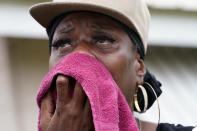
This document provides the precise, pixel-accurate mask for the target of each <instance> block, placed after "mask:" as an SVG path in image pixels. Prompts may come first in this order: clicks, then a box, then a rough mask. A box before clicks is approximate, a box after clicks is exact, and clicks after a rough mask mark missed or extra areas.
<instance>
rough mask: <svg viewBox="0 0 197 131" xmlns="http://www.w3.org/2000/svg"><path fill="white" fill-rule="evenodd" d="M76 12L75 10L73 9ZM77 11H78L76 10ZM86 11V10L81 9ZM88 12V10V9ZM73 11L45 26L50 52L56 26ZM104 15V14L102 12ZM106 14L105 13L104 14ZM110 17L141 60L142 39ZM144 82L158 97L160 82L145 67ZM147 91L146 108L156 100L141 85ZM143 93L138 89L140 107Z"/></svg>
mask: <svg viewBox="0 0 197 131" xmlns="http://www.w3.org/2000/svg"><path fill="white" fill-rule="evenodd" d="M75 12H76V11H75ZM77 12H79V11H77ZM83 12H86V11H83ZM88 12H89V11H88ZM70 13H73V12H68V13H63V14H61V15H59V16H57V17H55V18H54V19H53V20H52V22H51V23H50V24H49V26H48V27H47V28H46V31H47V34H48V37H49V50H50V52H51V45H52V39H53V35H54V32H55V29H56V27H57V26H58V24H59V23H60V22H61V20H62V19H63V18H64V17H65V16H66V15H68V14H70ZM93 13H97V12H93ZM97 14H100V13H97ZM102 15H105V14H102ZM105 16H107V15H105ZM107 17H109V18H110V19H112V20H114V21H116V22H117V23H118V24H119V25H120V26H121V28H122V29H123V30H124V31H125V32H126V33H127V34H128V36H129V38H130V39H131V41H132V43H133V44H134V45H135V47H136V50H137V52H138V54H139V55H140V58H141V59H142V60H144V59H145V50H144V46H143V43H142V40H141V39H140V37H139V35H138V34H137V33H136V32H135V31H134V30H133V29H131V28H129V27H128V26H127V25H125V24H124V23H122V22H120V21H118V20H116V19H114V18H112V17H111V16H107ZM144 82H147V83H149V84H150V85H151V86H152V87H153V89H154V90H155V92H156V94H157V97H159V96H160V95H161V93H162V91H161V89H160V87H161V83H160V82H159V81H158V80H157V79H156V78H155V76H154V75H153V74H152V73H150V71H149V70H148V69H146V75H145V77H144ZM143 86H144V87H145V89H146V91H147V94H148V109H149V108H150V107H151V106H152V105H153V103H154V102H155V100H156V97H155V95H154V92H153V91H152V89H151V88H150V87H148V86H147V85H143ZM143 98H144V97H143V94H142V92H141V91H139V93H138V98H137V99H138V101H139V106H140V108H141V109H143V108H144V100H143ZM134 111H136V109H135V108H134Z"/></svg>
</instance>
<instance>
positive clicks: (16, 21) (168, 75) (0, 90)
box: [0, 0, 197, 131]
mask: <svg viewBox="0 0 197 131" xmlns="http://www.w3.org/2000/svg"><path fill="white" fill-rule="evenodd" d="M39 2H44V0H43V1H42V0H0V83H1V85H0V123H1V124H0V125H1V130H6V131H36V130H37V116H38V108H37V105H36V101H35V97H36V93H37V90H38V88H39V85H40V82H41V80H42V78H43V77H44V76H45V74H46V73H47V72H48V58H49V51H48V41H47V35H46V33H45V29H44V28H42V27H41V26H40V25H39V24H38V23H36V22H35V21H34V20H33V18H31V16H30V15H29V13H28V9H29V8H30V6H31V5H33V4H35V3H39ZM147 4H148V5H149V9H150V11H151V15H152V21H151V29H150V37H149V45H150V46H149V47H148V52H147V57H146V60H145V63H146V65H147V67H148V68H149V69H150V71H151V72H152V73H154V74H155V75H156V76H157V78H158V79H159V80H160V81H161V82H162V84H163V86H162V90H163V94H162V95H161V97H160V98H159V103H160V108H161V122H168V123H174V124H177V123H179V124H183V125H185V126H186V125H193V126H197V117H196V116H197V115H196V114H197V86H196V85H197V1H196V0H147ZM135 115H136V116H137V117H140V118H141V119H144V120H149V121H152V122H157V121H158V110H157V103H155V104H154V106H153V107H152V108H151V109H150V110H149V111H147V112H146V113H144V114H137V113H136V114H135Z"/></svg>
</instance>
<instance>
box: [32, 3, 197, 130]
mask: <svg viewBox="0 0 197 131" xmlns="http://www.w3.org/2000/svg"><path fill="white" fill-rule="evenodd" d="M30 13H31V15H32V16H33V17H34V18H35V19H36V20H37V21H38V22H39V23H40V24H41V25H42V26H44V27H45V28H46V30H47V33H48V36H49V41H50V44H49V48H50V61H49V67H50V69H51V68H53V67H54V66H55V65H56V64H57V63H58V61H59V60H60V59H61V58H62V57H63V56H65V55H68V54H70V53H73V52H82V53H85V54H88V55H90V56H93V57H94V58H96V59H97V60H99V61H100V62H101V63H102V64H103V65H104V66H105V67H106V68H107V70H109V72H110V73H111V75H112V77H113V79H114V80H115V82H116V83H117V85H118V87H119V88H120V89H121V91H122V93H123V95H124V96H125V98H126V100H127V103H128V104H129V105H130V108H131V110H132V111H138V112H145V111H146V110H147V109H149V108H150V107H151V105H152V104H153V102H154V101H155V100H156V98H157V97H158V96H159V95H160V94H161V90H160V86H161V84H160V83H159V82H158V81H157V80H156V79H155V78H154V76H153V75H151V74H150V72H149V71H148V70H146V68H145V65H144V62H143V60H144V57H145V53H146V49H147V39H148V28H149V20H150V15H149V12H148V9H147V7H146V5H145V4H144V3H143V2H142V1H140V0H122V1H121V2H118V1H112V0H108V1H106V0H89V1H85V0H81V1H80V2H78V1H77V0H76V1H72V0H71V1H69V0H61V1H59V2H58V0H57V1H55V0H54V1H53V2H48V3H43V4H38V5H35V6H34V7H32V8H31V10H30ZM56 86H57V87H59V88H62V89H63V91H64V92H62V93H60V94H59V96H57V97H61V98H62V99H61V101H62V102H63V103H64V104H62V105H61V106H58V107H56V109H55V108H54V107H55V104H54V103H53V100H52V93H51V92H50V91H49V92H48V93H47V95H46V96H45V97H44V98H43V100H42V103H41V121H40V126H41V129H42V131H63V130H65V129H68V130H71V131H75V130H76V131H78V130H83V131H87V130H94V124H93V119H92V114H91V108H90V103H89V100H88V99H87V97H86V95H85V93H84V91H83V89H82V87H81V85H80V84H79V83H78V82H77V81H75V80H73V79H72V78H70V77H67V76H63V75H59V76H58V77H57V79H56ZM69 86H73V87H75V91H74V97H72V98H71V97H69V96H68V95H67V94H66V92H69V90H68V88H66V87H69ZM75 96H76V97H75ZM147 97H148V100H147V99H146V98H147ZM134 100H135V101H134ZM84 101H85V104H84ZM55 110H59V113H54V112H55ZM136 121H137V123H138V127H139V129H140V130H141V131H156V130H158V131H161V130H165V131H166V130H177V129H178V130H188V131H191V130H192V128H193V127H182V126H177V127H176V126H173V125H170V124H159V125H157V124H153V123H148V122H143V121H140V120H138V119H136Z"/></svg>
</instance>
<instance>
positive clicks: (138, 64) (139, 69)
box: [135, 53, 146, 85]
mask: <svg viewBox="0 0 197 131" xmlns="http://www.w3.org/2000/svg"><path fill="white" fill-rule="evenodd" d="M135 71H136V76H137V79H136V84H137V85H138V84H143V81H144V76H145V74H146V68H145V65H144V61H143V60H142V59H141V58H140V55H139V54H138V53H136V58H135Z"/></svg>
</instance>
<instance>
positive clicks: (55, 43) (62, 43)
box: [52, 39, 71, 48]
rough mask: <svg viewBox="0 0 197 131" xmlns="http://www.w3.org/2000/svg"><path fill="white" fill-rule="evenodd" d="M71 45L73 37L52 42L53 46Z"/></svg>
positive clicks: (63, 46)
mask: <svg viewBox="0 0 197 131" xmlns="http://www.w3.org/2000/svg"><path fill="white" fill-rule="evenodd" d="M70 46H71V39H65V40H58V41H55V42H54V43H53V44H52V47H56V48H66V47H70Z"/></svg>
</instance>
